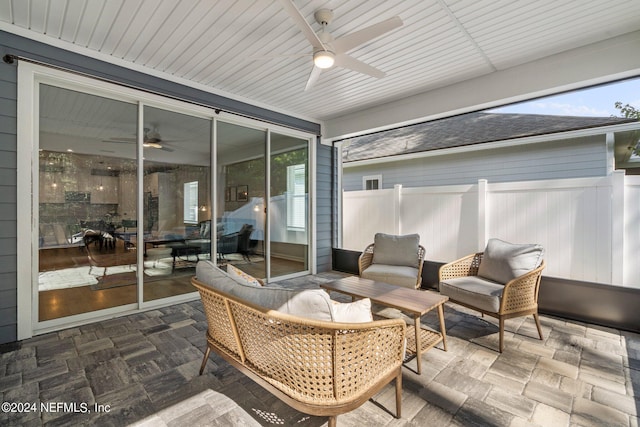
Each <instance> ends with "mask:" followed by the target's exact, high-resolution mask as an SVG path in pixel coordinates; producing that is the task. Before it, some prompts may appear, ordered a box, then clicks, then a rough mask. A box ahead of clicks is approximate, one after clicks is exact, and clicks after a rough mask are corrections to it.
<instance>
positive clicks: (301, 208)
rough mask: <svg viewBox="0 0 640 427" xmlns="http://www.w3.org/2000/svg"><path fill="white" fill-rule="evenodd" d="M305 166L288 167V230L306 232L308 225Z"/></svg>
mask: <svg viewBox="0 0 640 427" xmlns="http://www.w3.org/2000/svg"><path fill="white" fill-rule="evenodd" d="M306 188H307V186H306V177H305V165H304V164H299V165H293V166H287V228H288V229H290V230H304V229H306V223H307V202H306V198H307V194H306Z"/></svg>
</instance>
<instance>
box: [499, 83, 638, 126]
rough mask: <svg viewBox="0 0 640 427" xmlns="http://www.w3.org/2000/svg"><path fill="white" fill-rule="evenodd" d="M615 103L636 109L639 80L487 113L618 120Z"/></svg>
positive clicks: (520, 104)
mask: <svg viewBox="0 0 640 427" xmlns="http://www.w3.org/2000/svg"><path fill="white" fill-rule="evenodd" d="M616 101H621V102H622V103H623V104H631V105H632V106H634V107H635V108H638V109H640V78H635V79H630V80H625V81H623V82H617V83H609V84H607V85H602V86H597V87H594V88H589V89H581V90H578V91H573V92H569V93H565V94H562V95H555V96H548V97H545V98H539V99H536V100H533V101H527V102H521V103H518V104H513V105H509V106H505V107H500V108H494V109H492V110H488V111H489V112H495V113H522V114H550V115H563V116H596V117H610V116H618V117H621V114H620V111H619V110H617V109H616V108H615V106H614V104H615V102H616Z"/></svg>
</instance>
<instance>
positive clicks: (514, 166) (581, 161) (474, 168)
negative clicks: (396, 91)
mask: <svg viewBox="0 0 640 427" xmlns="http://www.w3.org/2000/svg"><path fill="white" fill-rule="evenodd" d="M606 162H607V151H606V145H605V136H604V135H599V136H593V137H585V138H577V139H570V140H558V141H552V142H544V143H538V144H527V145H521V146H514V147H506V148H496V149H489V150H478V151H470V152H464V153H459V154H447V155H442V156H432V157H423V158H415V159H410V160H405V161H396V162H388V163H380V164H375V165H366V166H357V167H345V168H344V175H343V188H344V190H345V191H354V190H362V177H363V176H367V175H382V188H393V186H394V185H396V184H402V185H403V186H404V187H424V186H437V185H456V184H473V183H476V182H478V179H487V180H488V181H489V182H509V181H530V180H539V179H560V178H584V177H594V176H604V175H606V174H607V163H606Z"/></svg>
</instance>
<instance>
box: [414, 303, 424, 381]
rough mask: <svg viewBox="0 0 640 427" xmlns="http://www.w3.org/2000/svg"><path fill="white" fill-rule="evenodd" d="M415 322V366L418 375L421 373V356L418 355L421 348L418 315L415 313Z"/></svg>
mask: <svg viewBox="0 0 640 427" xmlns="http://www.w3.org/2000/svg"><path fill="white" fill-rule="evenodd" d="M414 322H415V329H416V367H417V368H418V369H417V370H418V375H420V374H421V373H422V357H420V355H421V353H422V352H421V351H420V350H421V349H422V343H421V342H420V335H421V333H420V316H419V315H417V316H416V317H415V319H414Z"/></svg>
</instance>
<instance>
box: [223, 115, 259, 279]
mask: <svg viewBox="0 0 640 427" xmlns="http://www.w3.org/2000/svg"><path fill="white" fill-rule="evenodd" d="M216 128H217V134H216V136H217V137H216V146H217V151H216V160H217V169H216V173H217V180H216V182H217V196H218V199H217V212H216V238H217V245H216V250H217V262H218V264H219V265H221V266H225V265H227V264H231V265H234V266H235V267H237V268H239V269H240V270H243V271H244V272H246V273H248V274H250V275H251V276H253V277H257V278H260V279H263V278H266V277H267V262H266V259H265V256H266V253H265V251H266V238H267V236H266V232H265V230H266V218H267V216H266V215H267V206H266V205H265V200H266V191H267V189H266V179H265V174H266V166H267V165H266V162H265V146H266V145H265V144H266V141H267V132H266V130H263V129H255V128H250V127H247V126H241V125H237V124H232V123H226V122H224V121H217V123H216Z"/></svg>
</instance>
